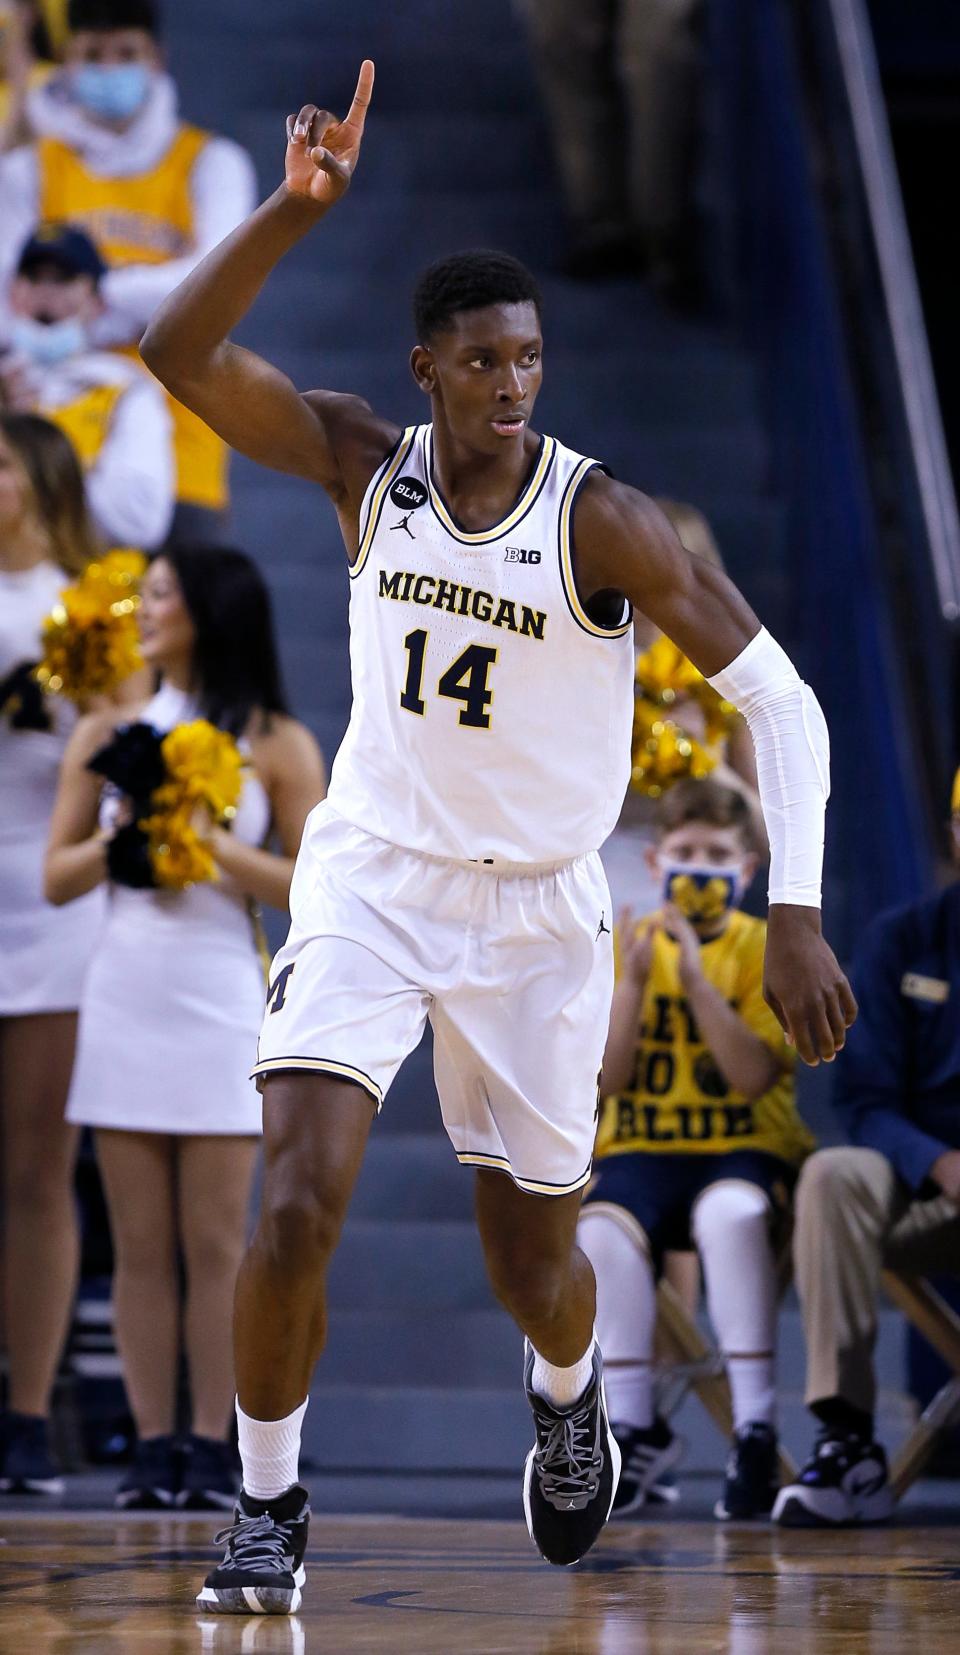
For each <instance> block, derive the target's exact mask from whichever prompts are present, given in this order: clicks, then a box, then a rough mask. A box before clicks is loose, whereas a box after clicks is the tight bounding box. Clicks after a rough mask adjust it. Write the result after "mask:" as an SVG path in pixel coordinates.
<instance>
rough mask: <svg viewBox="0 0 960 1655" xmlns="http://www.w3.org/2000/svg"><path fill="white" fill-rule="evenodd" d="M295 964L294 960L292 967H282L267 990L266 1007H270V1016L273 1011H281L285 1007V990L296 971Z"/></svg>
mask: <svg viewBox="0 0 960 1655" xmlns="http://www.w3.org/2000/svg"><path fill="white" fill-rule="evenodd" d="M296 964H297V962H296V960H294V962H293V965H285V966H283V967H282V968H281V970H279V971H278V972H277V975H276V976H275V977H274V979H273V982H272V983H271V984H270V986H269V988H268V989H267V1005H268V1006H269V1007H270V1012H271V1015H272V1014H273V1013H274V1012H275V1011H282V1010H283V1008H284V1006H285V1005H286V1000H287V988H288V985H289V983H290V978H291V977H292V976H293V973H294V971H295V970H296Z"/></svg>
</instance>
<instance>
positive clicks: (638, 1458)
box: [611, 1415, 686, 1516]
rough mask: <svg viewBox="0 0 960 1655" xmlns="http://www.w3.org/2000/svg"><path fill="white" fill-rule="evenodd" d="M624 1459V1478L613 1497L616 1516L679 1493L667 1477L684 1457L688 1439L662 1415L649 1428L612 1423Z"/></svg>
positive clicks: (621, 1469) (622, 1476)
mask: <svg viewBox="0 0 960 1655" xmlns="http://www.w3.org/2000/svg"><path fill="white" fill-rule="evenodd" d="M611 1430H612V1431H613V1435H614V1438H615V1440H616V1444H617V1447H618V1448H619V1450H620V1458H621V1461H622V1464H621V1467H620V1482H619V1484H618V1485H617V1492H616V1494H615V1495H614V1497H613V1510H614V1515H615V1516H625V1515H626V1513H627V1512H628V1511H638V1510H639V1508H640V1507H641V1506H643V1505H646V1503H647V1501H648V1500H656V1499H659V1500H660V1501H662V1502H663V1503H664V1504H666V1503H667V1502H668V1501H669V1500H671V1499H675V1498H676V1496H675V1495H674V1494H673V1491H672V1490H671V1491H670V1492H669V1493H667V1492H666V1490H667V1487H668V1485H667V1484H666V1483H664V1481H663V1479H664V1477H665V1475H666V1473H667V1472H668V1471H669V1470H670V1468H671V1466H674V1465H676V1463H677V1461H678V1460H679V1459H681V1458H682V1457H683V1451H684V1449H685V1448H686V1443H685V1442H684V1440H683V1438H682V1437H678V1436H677V1435H676V1433H675V1432H674V1431H671V1429H670V1427H669V1425H668V1424H667V1422H666V1420H664V1419H661V1418H660V1417H659V1415H658V1416H657V1418H656V1419H655V1420H654V1422H653V1424H652V1425H650V1426H648V1427H647V1428H646V1429H645V1430H639V1429H638V1428H637V1426H635V1425H613V1426H611Z"/></svg>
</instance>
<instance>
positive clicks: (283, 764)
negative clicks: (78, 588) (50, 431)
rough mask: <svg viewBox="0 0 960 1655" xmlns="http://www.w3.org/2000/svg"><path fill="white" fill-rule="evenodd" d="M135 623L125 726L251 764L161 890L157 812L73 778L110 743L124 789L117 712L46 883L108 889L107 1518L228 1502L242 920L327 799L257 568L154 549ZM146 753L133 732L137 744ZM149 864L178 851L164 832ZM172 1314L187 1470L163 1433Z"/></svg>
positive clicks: (101, 1009)
mask: <svg viewBox="0 0 960 1655" xmlns="http://www.w3.org/2000/svg"><path fill="white" fill-rule="evenodd" d="M139 621H140V631H141V648H142V652H143V655H144V658H145V659H146V661H147V663H148V665H149V666H151V667H152V668H153V669H154V671H155V673H156V674H157V680H158V687H157V690H156V693H155V694H154V695H153V696H152V697H151V699H150V700H149V701H148V702H147V703H146V705H145V706H143V707H141V709H140V711H139V720H141V721H143V722H144V723H146V724H147V725H149V726H152V728H153V730H160V731H163V732H170V731H172V730H174V729H179V730H180V732H181V746H180V752H181V759H180V762H181V764H183V763H185V762H187V756H186V755H187V754H188V752H189V751H190V744H192V743H194V742H196V741H197V740H198V739H200V740H201V741H203V742H207V741H208V738H209V735H210V733H211V732H210V731H209V729H207V732H206V735H204V734H203V727H202V726H201V728H200V730H199V731H198V729H197V723H196V721H198V720H199V721H202V720H206V721H208V724H209V723H212V724H215V725H217V726H218V727H219V729H220V730H223V731H226V732H228V733H229V735H230V736H232V737H233V738H234V739H235V741H236V742H237V743H238V744H239V746H240V748H241V751H242V752H243V753H244V754H245V756H246V758H247V761H248V762H247V764H246V766H245V767H244V769H243V770H242V772H241V775H242V778H243V781H242V790H241V792H240V796H239V801H238V803H237V805H236V807H235V809H234V813H233V815H232V818H231V819H230V820H229V822H228V823H227V824H226V825H223V824H220V825H214V822H213V819H212V818H211V816H210V814H209V813H208V812H204V811H202V810H198V811H197V813H196V816H191V820H190V824H189V826H188V829H187V832H188V835H193V834H198V833H199V834H200V835H201V836H202V840H203V844H204V845H205V846H206V849H207V852H208V856H209V860H207V858H203V859H202V860H204V861H207V866H206V869H205V870H204V869H203V868H201V869H199V870H196V871H194V870H195V857H194V856H193V854H191V870H192V871H191V872H190V874H189V876H188V877H189V879H190V881H191V883H189V884H186V885H183V886H182V887H181V888H161V887H160V885H159V882H158V877H157V871H156V867H155V864H153V863H151V862H149V861H148V860H146V859H145V857H144V855H143V849H144V846H143V839H142V833H141V834H140V836H139V837H138V829H139V827H140V821H141V820H142V812H143V813H145V812H146V811H147V810H152V809H153V808H159V806H155V805H154V804H152V803H147V802H144V803H143V807H142V812H141V810H139V809H137V808H135V807H134V805H133V804H132V802H130V801H131V800H135V799H137V798H138V797H140V792H139V787H138V786H137V784H136V783H135V782H132V781H131V782H130V785H129V788H128V789H127V790H121V789H120V788H119V783H118V784H117V785H114V784H113V783H112V782H108V783H106V784H105V783H104V780H103V774H102V773H101V772H100V770H99V769H98V771H97V772H96V773H95V772H94V771H93V770H92V769H90V768H89V765H88V761H89V760H91V759H92V758H93V757H94V756H95V755H96V754H98V752H100V751H101V750H102V749H108V748H109V749H111V750H112V751H113V753H114V759H115V763H116V764H117V765H120V764H121V762H122V764H123V771H122V775H123V777H124V779H126V780H128V781H129V779H130V777H131V775H132V774H133V772H132V770H131V768H130V766H131V763H133V762H134V761H133V760H132V759H131V749H130V747H129V746H124V745H123V743H124V740H125V739H126V740H127V741H129V739H130V738H129V737H127V738H124V733H123V731H122V730H118V725H119V723H120V720H119V719H118V718H117V717H116V716H115V715H109V714H105V715H95V716H92V717H90V718H87V719H85V720H84V721H83V722H82V723H81V724H80V725H78V727H77V731H76V734H75V736H74V739H73V741H72V742H71V745H70V747H69V748H68V750H67V753H66V756H65V759H64V764H63V771H62V776H61V783H60V792H59V795H58V798H57V803H56V806H55V809H54V814H53V822H52V826H51V832H50V845H49V850H48V855H47V876H46V889H47V894H48V896H49V898H50V900H51V901H53V902H56V903H66V904H72V903H73V902H74V901H76V900H77V899H83V898H84V895H85V893H86V892H88V891H91V890H94V889H96V888H97V887H99V886H101V885H103V884H104V882H107V884H108V890H109V904H108V917H107V924H106V927H105V929H104V932H103V934H102V936H101V938H100V940H99V944H98V947H97V953H96V958H95V960H94V962H93V965H92V967H91V970H90V971H89V972H88V974H87V977H86V980H85V983H84V988H83V997H82V1000H81V1006H80V1035H79V1044H78V1050H77V1061H76V1065H75V1068H74V1074H73V1081H72V1085H71V1089H70V1101H69V1105H68V1110H67V1116H68V1119H69V1120H70V1121H71V1122H73V1123H76V1124H79V1125H85V1126H92V1127H93V1128H94V1129H95V1137H96V1151H97V1161H98V1164H99V1167H100V1172H101V1176H102V1179H103V1183H104V1188H105V1192H106V1197H107V1206H108V1209H109V1213H110V1228H111V1233H112V1236H113V1243H114V1254H115V1260H116V1264H115V1274H114V1312H115V1321H116V1331H117V1341H118V1344H119V1348H120V1355H121V1358H122V1361H123V1370H124V1378H125V1381H126V1386H127V1395H128V1397H129V1401H130V1407H131V1411H132V1413H133V1417H134V1420H135V1423H136V1427H137V1434H138V1446H137V1453H136V1458H135V1460H134V1464H133V1466H132V1467H131V1469H130V1472H129V1474H128V1476H127V1477H126V1479H125V1480H124V1482H123V1484H122V1486H121V1488H120V1490H119V1492H118V1495H117V1504H118V1505H119V1506H121V1507H148V1508H149V1507H158V1506H170V1505H173V1504H174V1503H175V1502H177V1503H179V1504H182V1505H185V1506H188V1507H206V1506H214V1507H218V1506H222V1507H225V1508H232V1506H233V1503H234V1496H235V1493H236V1488H235V1481H234V1475H233V1467H232V1462H231V1456H230V1453H229V1449H228V1446H227V1440H226V1439H227V1432H228V1429H229V1426H230V1424H231V1422H232V1414H233V1397H234V1390H235V1384H234V1374H233V1358H232V1349H231V1340H230V1321H231V1315H232V1306H233V1288H234V1279H235V1276H236V1271H237V1268H238V1265H239V1263H240V1259H241V1256H242V1254H243V1249H244V1245H245V1240H246V1226H247V1207H248V1201H249V1193H250V1184H251V1179H252V1177H253V1169H254V1162H255V1158H256V1152H257V1144H258V1135H259V1133H260V1130H261V1115H260V1100H259V1098H258V1096H257V1093H256V1091H255V1089H254V1088H253V1086H252V1085H251V1084H250V1080H249V1075H250V1069H251V1067H252V1063H253V1059H254V1056H255V1052H256V1043H257V1033H258V1030H259V1027H260V1022H261V1018H262V1014H263V1003H264V980H263V969H262V961H261V960H260V959H259V958H258V950H257V943H256V932H255V925H254V913H253V905H254V904H256V903H260V902H263V903H268V904H270V905H271V906H273V907H276V908H280V909H285V908H286V906H287V900H288V895H289V889H290V879H291V875H292V873H293V862H294V857H295V856H296V852H297V850H298V848H299V844H300V836H301V832H302V829H303V824H304V821H305V819H306V816H307V813H308V811H310V810H311V809H312V807H313V806H314V805H315V804H316V803H317V801H318V800H319V799H320V798H322V797H323V794H324V790H325V784H324V773H323V763H322V759H321V756H320V753H319V750H318V748H317V745H316V742H315V741H314V739H313V737H312V736H311V735H310V733H309V731H308V730H306V729H305V728H304V726H303V725H301V724H297V723H295V721H294V720H293V719H292V718H290V717H289V716H288V715H287V711H286V705H285V700H284V696H283V689H282V686H281V683H280V675H279V666H278V662H277V656H276V645H275V640H274V634H273V625H272V618H271V609H270V602H269V595H268V593H267V589H266V587H265V585H264V583H263V578H262V576H261V575H260V573H259V571H258V570H257V568H256V565H255V564H254V563H253V562H252V560H251V559H250V558H248V557H245V556H244V555H243V553H241V552H236V551H232V550H229V549H227V548H223V547H206V548H196V549H195V548H187V547H181V548H178V549H174V550H171V551H169V552H167V553H164V554H161V555H159V556H158V557H156V558H154V560H153V562H152V563H151V565H150V567H149V569H148V571H147V574H146V576H145V577H144V580H143V584H142V588H141V606H140V610H139ZM191 727H192V732H191ZM134 730H135V731H137V725H136V724H135V725H134ZM150 739H151V733H150V732H149V731H148V732H144V731H143V729H142V725H141V728H140V730H139V731H138V732H137V741H138V743H139V746H138V747H137V748H136V751H137V752H141V753H142V751H143V743H144V741H146V742H147V743H148V744H149V741H150ZM118 743H119V744H120V746H121V747H122V751H123V754H124V757H123V759H122V760H121V758H120V754H119V750H118V745H117V744H118ZM202 750H203V748H201V751H202ZM101 760H102V763H103V764H104V765H105V766H106V773H108V774H114V773H115V771H114V765H113V764H111V762H110V760H109V759H107V758H105V757H104V756H103V754H102V753H101ZM116 774H118V775H120V774H121V772H120V771H119V770H117V771H116ZM154 785H155V784H154ZM131 817H132V818H133V820H131ZM177 832H178V834H179V835H180V838H181V842H182V840H183V828H182V827H181V828H179V829H178V830H177ZM270 845H275V848H268V846H270ZM163 850H164V852H165V854H166V855H167V856H168V857H171V858H172V856H173V854H174V850H175V847H173V842H172V839H171V842H170V843H169V844H166V845H165V846H164V847H163ZM181 1255H182V1257H183V1260H184V1265H185V1273H186V1299H185V1303H184V1304H183V1306H182V1307H181V1288H180V1257H181ZM181 1313H182V1321H183V1343H184V1348H185V1352H186V1358H187V1368H188V1372H189V1378H190V1395H191V1405H192V1426H191V1435H190V1437H189V1439H188V1442H187V1444H186V1446H187V1448H188V1450H189V1452H188V1453H187V1454H186V1456H184V1455H182V1454H181V1452H180V1445H179V1444H178V1442H177V1441H176V1440H175V1438H174V1430H175V1423H176V1396H177V1373H178V1360H179V1350H180V1328H181Z"/></svg>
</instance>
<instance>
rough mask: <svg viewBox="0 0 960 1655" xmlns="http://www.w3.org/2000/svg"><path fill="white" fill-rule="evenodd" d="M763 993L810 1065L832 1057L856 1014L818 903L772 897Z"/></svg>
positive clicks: (839, 1046)
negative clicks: (805, 904) (809, 904)
mask: <svg viewBox="0 0 960 1655" xmlns="http://www.w3.org/2000/svg"><path fill="white" fill-rule="evenodd" d="M763 994H764V999H765V1000H766V1002H767V1005H768V1006H769V1007H770V1009H771V1010H772V1011H773V1012H774V1014H775V1015H776V1017H777V1018H778V1020H779V1022H780V1024H781V1026H782V1027H783V1029H784V1032H785V1033H786V1036H787V1039H788V1040H789V1041H790V1042H791V1043H792V1044H793V1045H794V1046H796V1048H797V1051H798V1052H799V1054H800V1056H801V1057H802V1058H803V1061H804V1063H809V1064H810V1065H811V1067H814V1068H815V1067H816V1065H817V1064H818V1063H819V1062H821V1060H822V1061H823V1062H824V1063H831V1062H832V1061H833V1059H834V1058H835V1057H836V1055H837V1052H838V1051H839V1050H840V1048H841V1047H842V1045H843V1043H844V1040H845V1039H846V1034H847V1030H848V1028H849V1027H850V1025H851V1023H852V1022H853V1020H854V1018H855V1017H856V1015H857V1002H856V1000H855V999H854V995H853V990H852V988H851V987H850V984H849V983H848V982H847V979H846V977H845V976H844V974H843V972H842V971H841V970H840V967H839V965H838V964H837V961H836V957H835V955H834V952H833V949H832V948H830V946H829V945H828V944H827V943H826V942H825V941H824V939H823V936H822V934H821V931H820V913H819V910H818V909H817V908H798V907H793V906H790V905H788V904H785V903H775V904H774V906H773V907H772V908H771V909H770V917H769V920H768V923H767V949H766V959H765V961H764V973H763Z"/></svg>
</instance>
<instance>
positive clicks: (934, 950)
mask: <svg viewBox="0 0 960 1655" xmlns="http://www.w3.org/2000/svg"><path fill="white" fill-rule="evenodd" d="M851 977H852V982H853V988H854V993H855V994H856V996H857V999H858V1001H859V1003H860V1015H859V1017H858V1018H857V1021H856V1022H855V1023H854V1025H853V1028H852V1029H850V1031H849V1032H848V1034H847V1043H846V1046H845V1047H844V1049H843V1051H842V1052H841V1054H840V1056H839V1057H838V1058H837V1064H836V1085H835V1089H834V1105H835V1107H836V1110H837V1113H838V1115H839V1116H840V1119H841V1121H842V1123H843V1125H844V1127H845V1128H846V1130H847V1133H848V1135H849V1137H850V1139H851V1141H852V1142H853V1143H855V1144H861V1145H863V1146H865V1147H867V1148H870V1149H878V1150H879V1151H880V1153H881V1155H885V1156H886V1157H887V1159H888V1160H889V1161H891V1162H892V1164H893V1166H894V1167H895V1168H896V1170H897V1172H898V1173H899V1175H900V1177H901V1178H902V1179H903V1181H904V1183H905V1184H908V1185H909V1187H910V1188H911V1189H912V1190H918V1191H919V1190H920V1189H921V1186H922V1185H923V1184H924V1183H925V1181H926V1179H927V1177H928V1175H929V1172H930V1168H931V1166H932V1165H933V1163H934V1161H935V1160H936V1159H937V1157H938V1155H942V1154H943V1152H944V1150H947V1149H960V881H957V882H956V883H954V884H952V885H950V886H948V887H947V889H946V890H945V891H943V892H941V894H940V895H939V896H937V897H934V898H932V899H931V900H929V901H927V902H921V903H916V904H914V905H913V906H911V907H909V908H898V909H895V910H894V911H893V912H891V913H886V914H881V915H880V917H879V919H876V920H874V922H873V924H872V925H871V926H870V927H869V928H868V930H867V931H865V933H864V935H863V938H862V941H861V944H860V947H859V949H858V951H857V954H856V957H855V960H854V966H853V971H852V973H851Z"/></svg>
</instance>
